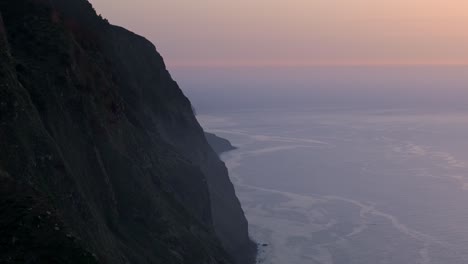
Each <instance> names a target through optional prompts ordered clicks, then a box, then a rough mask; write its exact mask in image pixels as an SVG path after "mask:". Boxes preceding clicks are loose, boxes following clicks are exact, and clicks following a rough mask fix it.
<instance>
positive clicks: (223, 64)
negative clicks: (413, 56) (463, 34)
mask: <svg viewBox="0 0 468 264" xmlns="http://www.w3.org/2000/svg"><path fill="white" fill-rule="evenodd" d="M166 64H167V66H169V67H171V68H238V67H246V68H295V67H371V66H375V67H392V66H395V67H398V66H399V67H404V66H407V67H409V66H439V67H442V66H446V67H450V66H452V67H455V66H458V67H462V66H468V61H267V60H265V61H261V60H258V61H253V60H252V61H249V60H245V61H175V62H170V61H167V62H166Z"/></svg>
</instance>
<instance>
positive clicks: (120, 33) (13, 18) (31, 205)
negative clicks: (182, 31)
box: [0, 0, 256, 264]
mask: <svg viewBox="0 0 468 264" xmlns="http://www.w3.org/2000/svg"><path fill="white" fill-rule="evenodd" d="M0 149H1V151H0V212H1V213H0V234H1V236H0V263H112V264H114V263H116V264H118V263H122V264H127V263H142V264H146V263H169V264H170V263H242V264H243V263H253V262H254V258H255V251H256V249H255V245H254V243H253V242H252V241H251V240H250V239H249V237H248V231H247V221H246V220H245V217H244V214H243V212H242V210H241V207H240V204H239V201H238V200H237V198H236V196H235V193H234V188H233V186H232V184H231V182H230V181H229V178H228V175H227V171H226V168H225V166H224V164H223V163H222V162H221V161H220V160H219V158H218V157H217V155H216V153H214V152H213V150H212V149H211V147H209V145H208V143H207V141H206V139H205V136H204V133H203V130H202V128H201V127H200V125H199V124H198V122H197V120H196V119H195V117H194V114H193V112H192V107H191V104H190V101H189V100H188V99H187V98H186V97H185V96H184V94H183V93H182V91H181V90H180V89H179V87H178V85H177V83H176V82H175V81H174V80H173V79H172V78H171V76H170V74H169V73H168V71H167V69H166V67H165V65H164V62H163V59H162V57H161V56H160V55H159V54H158V53H157V51H156V49H155V47H154V46H153V45H152V44H151V43H150V42H148V41H147V40H146V39H144V38H142V37H140V36H138V35H136V34H133V33H131V32H129V31H127V30H125V29H123V28H120V27H116V26H112V25H110V24H109V23H108V22H107V21H106V20H104V19H102V18H101V17H100V16H97V15H96V13H95V11H94V10H93V8H92V7H91V5H90V4H89V3H88V2H87V1H85V0H50V1H49V0H14V1H10V0H2V1H0Z"/></svg>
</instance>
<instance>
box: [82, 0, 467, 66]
mask: <svg viewBox="0 0 468 264" xmlns="http://www.w3.org/2000/svg"><path fill="white" fill-rule="evenodd" d="M91 2H92V3H93V5H94V6H95V8H96V9H97V11H98V13H102V14H103V16H105V17H107V18H109V20H110V21H111V22H112V23H114V24H119V25H123V26H125V27H127V28H130V29H132V30H133V31H135V32H137V33H139V34H142V35H144V36H146V37H147V38H149V39H150V40H151V41H152V42H154V43H155V44H156V46H157V48H158V49H159V50H160V52H161V53H163V55H164V57H165V59H166V61H167V63H168V64H169V65H170V66H172V67H182V66H249V65H253V66H296V65H299V66H300V65H314V64H465V63H467V62H468V30H466V25H468V3H467V2H466V1H465V0H288V1H283V0H281V1H280V0H256V1H250V0H237V1H219V0H199V1H192V0H190V1H189V0H173V1H150V0H132V1H128V0H91Z"/></svg>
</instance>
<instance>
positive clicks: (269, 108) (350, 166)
mask: <svg viewBox="0 0 468 264" xmlns="http://www.w3.org/2000/svg"><path fill="white" fill-rule="evenodd" d="M276 70H278V71H277V72H276V74H272V73H271V69H268V71H269V74H268V76H269V77H271V76H273V77H272V78H268V79H266V78H265V76H266V75H262V74H261V73H262V71H263V72H264V73H266V72H267V69H255V70H251V69H250V70H249V69H242V70H237V71H232V70H231V71H226V70H225V69H218V70H215V73H216V74H214V75H213V78H212V79H211V81H213V82H212V83H213V85H212V86H209V85H208V84H207V83H205V81H204V77H203V76H200V75H197V74H194V75H189V74H184V72H178V73H177V74H179V75H180V76H179V77H180V78H179V79H182V84H183V85H184V82H187V83H188V82H190V83H193V84H194V85H193V86H187V87H190V88H188V89H186V93H188V94H189V96H190V98H191V99H192V101H193V102H195V107H196V108H197V109H198V112H199V113H200V114H199V116H198V118H199V120H200V121H201V123H202V125H203V126H204V127H205V128H206V129H207V130H208V131H212V132H215V133H216V134H218V135H220V136H223V137H225V138H228V139H229V140H231V141H232V143H233V144H234V145H236V146H238V147H239V149H238V150H235V151H232V152H229V153H226V154H224V155H223V156H222V158H223V160H224V161H225V162H226V165H227V166H228V168H229V171H230V174H231V177H232V180H233V182H234V184H235V186H236V191H237V194H238V196H239V198H240V200H241V203H242V205H243V208H244V210H245V211H246V215H247V218H248V220H249V222H250V227H251V234H252V236H253V238H254V239H256V240H257V241H258V242H259V243H262V244H263V243H265V244H268V246H265V247H263V246H261V247H260V251H261V254H260V257H259V260H260V261H261V263H272V264H273V263H274V264H295V263H297V264H304V263H306V264H308V263H320V264H332V263H333V264H350V263H351V264H375V263H388V264H401V263H424V264H428V263H435V264H439V263H448V264H462V263H468V225H467V224H466V223H467V221H468V203H467V201H468V141H467V140H466V135H468V111H466V108H465V107H464V105H465V103H464V100H466V99H467V98H468V97H467V96H466V95H465V90H464V87H466V85H468V77H466V76H468V75H467V74H466V70H467V69H466V68H463V67H455V68H453V67H448V68H446V67H445V68H444V67H435V68H434V67H429V68H428V67H419V68H418V67H409V68H408V67H406V68H399V67H390V68H387V67H384V68H362V67H360V68H355V67H351V68H343V67H338V68H330V67H326V68H314V69H312V70H311V69H310V68H307V69H305V68H303V69H294V70H293V69H290V68H288V69H276ZM201 73H202V71H200V72H198V74H201ZM196 76H199V77H200V78H199V79H196ZM227 76H232V78H227ZM236 76H239V77H240V76H243V78H237V77H236ZM223 80H226V81H223ZM197 81H199V82H197ZM206 82H208V81H206ZM205 84H206V86H204V85H205ZM220 87H222V88H220ZM227 87H230V88H229V89H227ZM443 90H445V91H446V92H442V91H443ZM227 91H229V92H227ZM423 91H426V92H423ZM210 102H211V103H210Z"/></svg>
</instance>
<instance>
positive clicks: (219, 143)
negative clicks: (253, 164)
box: [205, 132, 236, 154]
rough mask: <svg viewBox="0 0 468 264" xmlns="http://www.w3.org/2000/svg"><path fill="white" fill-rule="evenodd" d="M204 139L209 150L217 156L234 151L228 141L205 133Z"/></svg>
mask: <svg viewBox="0 0 468 264" xmlns="http://www.w3.org/2000/svg"><path fill="white" fill-rule="evenodd" d="M205 137H206V140H207V141H208V144H209V145H210V146H211V148H212V149H213V150H214V151H215V152H216V153H218V154H222V153H224V152H228V151H231V150H234V149H236V147H234V146H233V145H232V144H231V142H229V140H227V139H224V138H221V137H218V136H217V135H215V134H213V133H208V132H205Z"/></svg>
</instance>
